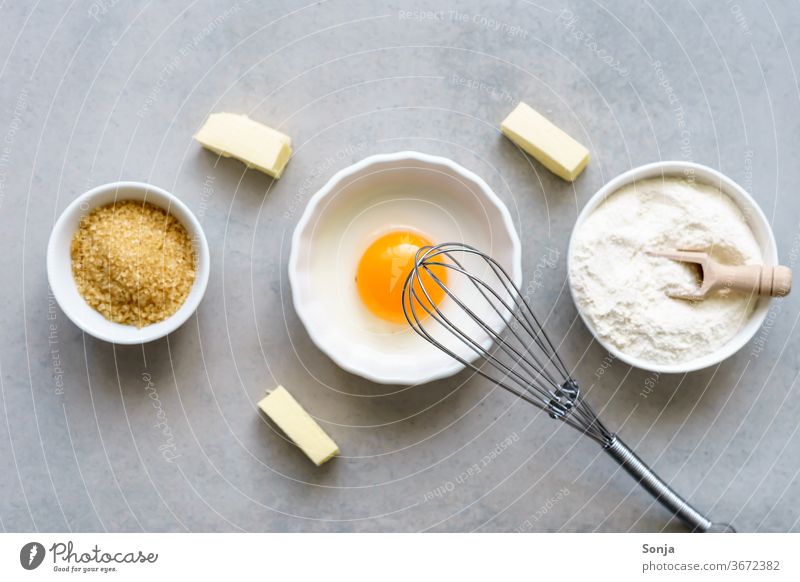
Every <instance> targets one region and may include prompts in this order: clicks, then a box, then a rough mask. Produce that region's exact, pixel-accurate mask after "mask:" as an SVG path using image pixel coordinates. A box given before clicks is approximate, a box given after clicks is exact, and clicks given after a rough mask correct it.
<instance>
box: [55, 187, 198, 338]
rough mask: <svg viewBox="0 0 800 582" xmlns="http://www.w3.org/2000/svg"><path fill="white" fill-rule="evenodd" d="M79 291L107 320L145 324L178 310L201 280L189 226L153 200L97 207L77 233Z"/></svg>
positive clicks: (74, 246) (75, 253)
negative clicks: (196, 270) (197, 276)
mask: <svg viewBox="0 0 800 582" xmlns="http://www.w3.org/2000/svg"><path fill="white" fill-rule="evenodd" d="M70 252H71V256H72V275H73V277H74V278H75V283H76V284H77V287H78V291H79V292H80V294H81V295H82V296H83V298H84V299H85V300H86V302H87V303H88V304H89V305H91V306H92V307H93V308H94V309H96V310H97V311H99V312H100V313H101V314H102V315H103V316H104V317H105V318H106V319H109V320H111V321H115V322H117V323H122V324H127V325H135V326H136V327H144V326H147V325H150V324H153V323H158V322H159V321H163V320H164V319H166V318H168V317H169V316H170V315H172V314H173V313H175V312H176V311H177V310H178V309H179V308H180V306H181V305H182V304H183V302H184V301H185V300H186V297H187V296H188V295H189V291H190V290H191V288H192V285H193V283H194V279H195V261H196V259H195V253H194V249H193V247H192V241H191V239H190V238H189V234H188V233H187V232H186V228H185V227H184V226H183V224H181V223H180V222H179V221H178V220H177V219H176V218H175V217H174V216H172V215H171V214H169V213H167V212H166V211H164V210H163V209H161V208H159V207H158V206H154V205H152V204H150V203H147V202H141V201H134V200H124V201H120V202H115V203H113V204H108V205H106V206H101V207H99V208H95V209H94V210H92V212H90V213H89V214H88V215H86V216H85V217H83V219H82V220H81V223H80V227H79V228H78V230H77V231H76V232H75V235H74V236H73V237H72V245H71V248H70Z"/></svg>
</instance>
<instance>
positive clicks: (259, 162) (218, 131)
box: [194, 113, 292, 178]
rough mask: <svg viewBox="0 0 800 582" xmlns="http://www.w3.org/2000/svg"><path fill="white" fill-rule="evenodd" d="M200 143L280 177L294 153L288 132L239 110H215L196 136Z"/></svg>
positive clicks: (227, 156) (249, 165) (249, 166)
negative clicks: (225, 111)
mask: <svg viewBox="0 0 800 582" xmlns="http://www.w3.org/2000/svg"><path fill="white" fill-rule="evenodd" d="M194 139H196V140H197V141H198V142H200V144H201V145H202V146H203V147H204V148H207V149H209V150H211V151H212V152H214V153H217V154H219V155H221V156H224V157H226V158H236V159H237V160H239V161H241V162H244V163H245V165H246V166H247V167H248V168H254V169H256V170H260V171H261V172H264V173H265V174H269V175H270V176H272V177H273V178H280V177H281V173H282V172H283V168H285V167H286V163H287V162H288V161H289V158H290V157H291V155H292V140H291V138H290V137H289V136H288V135H284V134H282V133H281V132H279V131H276V130H274V129H272V128H271V127H267V126H266V125H262V124H261V123H258V122H256V121H253V120H252V119H250V118H249V117H247V116H246V115H237V114H236V113H213V114H211V115H210V116H209V118H208V120H207V121H206V122H205V124H204V125H203V127H201V128H200V131H198V132H197V134H196V135H195V136H194Z"/></svg>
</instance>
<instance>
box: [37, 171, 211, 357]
mask: <svg viewBox="0 0 800 582" xmlns="http://www.w3.org/2000/svg"><path fill="white" fill-rule="evenodd" d="M122 200H137V201H138V200H146V201H147V202H149V203H151V204H153V205H155V206H159V207H161V208H163V209H164V210H166V211H168V212H169V213H170V214H172V215H173V216H174V217H175V218H177V219H178V220H179V221H180V222H181V223H182V224H183V226H184V227H186V231H187V232H188V233H189V237H190V238H191V240H192V245H193V246H194V249H195V253H196V257H197V272H196V274H195V280H194V285H193V286H192V289H191V291H189V295H188V297H186V301H184V302H183V305H181V307H180V308H179V309H178V311H176V312H175V313H174V314H172V315H171V316H170V317H168V318H167V319H165V320H164V321H160V322H158V323H154V324H152V325H148V326H145V327H143V328H137V327H135V326H132V325H123V324H119V323H115V322H113V321H109V320H107V319H106V318H105V317H103V316H102V315H101V314H100V313H99V312H98V311H96V310H95V309H94V308H92V307H90V306H89V304H88V303H86V301H85V300H84V299H83V297H81V295H80V293H79V292H78V288H77V286H76V285H75V279H74V278H73V276H72V259H71V256H70V246H71V243H72V237H73V235H74V234H75V232H76V231H77V230H78V226H79V225H80V221H81V219H82V218H83V217H84V216H86V215H87V214H88V213H89V212H91V211H92V210H93V209H94V208H97V207H98V206H104V205H106V204H110V203H112V202H115V201H122ZM209 266H210V261H209V252H208V242H207V241H206V235H205V234H204V233H203V228H202V227H201V226H200V222H198V220H197V218H195V216H194V214H192V211H191V210H189V208H188V207H187V206H186V205H185V204H184V203H183V202H181V201H180V200H179V199H178V198H177V197H176V196H174V195H172V194H170V193H169V192H167V191H165V190H162V189H161V188H158V187H156V186H151V185H150V184H144V183H142V182H113V183H111V184H103V185H102V186H97V187H96V188H92V189H91V190H89V191H88V192H86V193H84V194H82V195H81V196H79V197H78V198H76V199H75V200H74V201H73V202H72V203H71V204H70V205H69V206H67V208H66V209H65V210H64V212H62V213H61V216H60V217H59V218H58V220H57V221H56V223H55V225H54V226H53V231H52V233H51V234H50V241H49V242H48V245H47V279H48V281H49V283H50V289H51V290H52V292H53V296H54V297H55V299H56V301H57V302H58V305H59V307H61V310H62V311H63V312H64V313H65V314H66V316H67V317H68V318H69V319H70V320H71V321H72V323H74V324H75V325H77V326H78V327H79V328H81V329H82V330H83V331H85V332H86V333H88V334H89V335H92V336H94V337H96V338H98V339H101V340H105V341H108V342H112V343H115V344H140V343H146V342H150V341H153V340H156V339H159V338H162V337H164V336H165V335H167V334H169V333H172V332H173V331H175V330H176V329H177V328H178V327H180V326H181V325H182V324H183V323H184V322H185V321H186V320H187V319H189V316H190V315H192V313H194V312H195V310H196V309H197V306H198V305H199V304H200V300H201V299H202V298H203V294H204V293H205V292H206V285H207V284H208V273H209Z"/></svg>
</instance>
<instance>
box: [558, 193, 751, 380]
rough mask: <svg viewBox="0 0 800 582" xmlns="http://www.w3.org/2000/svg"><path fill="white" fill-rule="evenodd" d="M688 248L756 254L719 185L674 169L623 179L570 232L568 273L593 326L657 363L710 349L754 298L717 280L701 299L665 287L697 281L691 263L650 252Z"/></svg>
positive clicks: (736, 257)
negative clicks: (668, 174)
mask: <svg viewBox="0 0 800 582" xmlns="http://www.w3.org/2000/svg"><path fill="white" fill-rule="evenodd" d="M651 249H662V250H665V249H691V250H702V251H706V252H708V253H709V254H711V255H712V256H713V257H714V258H715V259H716V260H717V261H719V262H721V263H724V264H728V265H747V264H760V263H762V255H761V250H760V248H759V245H758V243H757V241H756V238H755V236H754V235H753V232H752V231H751V230H750V227H749V226H748V225H747V221H746V220H745V217H744V215H743V214H742V211H741V210H740V209H739V207H738V206H737V204H736V203H735V202H734V201H733V200H731V199H730V198H729V197H728V196H727V195H726V194H724V193H723V192H721V191H720V190H719V189H718V188H716V187H714V186H711V185H706V184H701V183H697V182H689V181H687V180H683V179H680V178H665V179H663V180H662V179H652V180H644V181H640V182H637V183H636V184H630V185H628V186H624V187H623V188H620V189H619V190H617V191H616V192H614V193H613V194H611V195H610V196H609V197H608V198H607V199H606V200H605V201H604V202H603V203H601V204H600V205H599V206H598V207H597V208H596V209H595V210H594V212H592V213H591V214H590V215H589V216H588V217H587V219H586V220H585V221H584V222H583V223H582V224H581V225H580V226H579V227H578V230H577V231H576V232H575V233H574V235H573V241H572V248H571V258H570V272H569V276H570V283H571V285H572V289H573V294H574V297H575V301H576V302H577V304H578V308H579V309H580V311H581V312H582V313H583V315H584V317H586V318H587V319H588V320H589V321H590V322H591V324H592V325H593V327H594V329H595V331H596V333H597V335H598V336H599V337H600V338H602V339H603V340H605V341H607V342H608V343H610V344H611V345H613V346H615V347H616V348H618V349H619V350H620V351H622V352H624V353H625V354H628V355H630V356H634V357H636V358H641V359H644V360H647V361H649V362H652V363H657V364H681V363H685V362H688V361H691V360H694V359H696V358H698V357H700V356H703V355H706V354H709V353H711V352H714V351H716V350H717V349H718V348H720V347H722V346H723V345H724V344H725V343H727V342H728V341H729V340H730V339H731V338H732V337H733V336H734V335H736V333H737V332H738V331H739V329H740V328H741V327H742V326H743V325H744V324H745V322H746V321H747V319H748V318H749V317H750V314H751V313H752V311H753V309H754V307H755V303H756V298H755V297H749V296H747V295H745V294H742V293H738V292H735V291H731V290H728V289H723V290H720V291H717V292H714V293H712V294H711V295H710V296H709V297H707V298H706V299H705V300H704V301H695V302H690V301H686V300H682V299H673V298H670V297H668V296H667V293H668V292H673V293H679V292H690V291H692V290H695V289H697V287H698V276H699V272H698V271H697V270H696V268H694V267H691V266H689V265H686V264H682V263H677V262H674V261H671V260H669V259H665V258H663V257H654V256H650V255H648V254H647V251H648V250H651Z"/></svg>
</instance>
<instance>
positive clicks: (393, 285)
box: [356, 230, 447, 323]
mask: <svg viewBox="0 0 800 582" xmlns="http://www.w3.org/2000/svg"><path fill="white" fill-rule="evenodd" d="M431 245H432V243H431V241H429V240H428V239H426V238H425V237H423V236H420V235H418V234H416V233H414V232H411V231H408V230H396V231H393V232H390V233H388V234H385V235H383V236H381V237H380V238H379V239H377V240H376V241H375V242H373V243H372V244H371V245H370V246H369V248H368V249H367V250H366V251H365V252H364V254H363V255H362V256H361V260H360V261H359V263H358V270H357V272H356V286H357V287H358V293H359V295H360V296H361V301H363V302H364V305H365V306H366V307H367V309H369V310H370V311H371V312H372V313H373V314H375V315H377V316H378V317H380V318H381V319H385V320H387V321H391V322H394V323H404V322H405V321H406V317H405V315H404V314H403V285H404V284H405V282H406V279H407V278H408V274H409V273H410V272H411V269H412V268H413V267H414V258H415V256H416V254H417V251H418V250H419V249H420V248H422V247H427V246H431ZM429 268H430V270H431V272H432V273H433V274H434V275H435V276H436V277H437V278H438V279H439V280H440V281H441V282H442V283H446V282H447V269H446V268H445V267H438V266H435V265H434V266H431V267H429ZM420 278H421V279H422V286H420V284H419V282H418V281H416V280H414V281H413V285H414V289H415V290H416V292H417V296H418V297H422V300H423V301H425V303H426V304H427V300H426V299H425V294H424V292H423V291H422V287H424V288H425V291H427V293H428V295H429V296H430V299H431V301H432V302H433V303H434V305H438V304H439V303H440V302H441V301H442V299H443V298H444V295H445V292H444V289H442V288H441V287H440V286H439V284H438V283H437V282H436V281H434V280H433V278H432V277H431V276H430V275H429V274H428V273H427V272H425V271H424V270H423V271H420ZM416 311H417V314H418V316H419V317H420V319H422V317H423V316H424V315H426V313H425V310H424V309H423V308H422V307H421V306H420V307H419V308H418V309H417V310H416Z"/></svg>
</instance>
